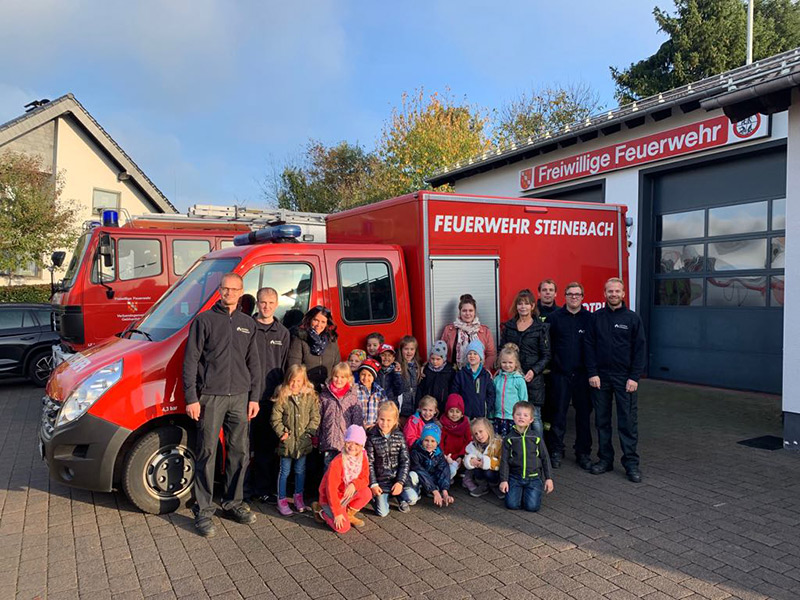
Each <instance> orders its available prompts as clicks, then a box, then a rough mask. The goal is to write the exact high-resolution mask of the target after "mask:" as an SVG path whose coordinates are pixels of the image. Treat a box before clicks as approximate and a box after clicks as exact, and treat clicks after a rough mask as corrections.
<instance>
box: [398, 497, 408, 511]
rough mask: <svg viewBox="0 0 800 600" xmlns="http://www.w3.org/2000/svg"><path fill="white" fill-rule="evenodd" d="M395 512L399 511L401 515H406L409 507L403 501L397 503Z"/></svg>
mask: <svg viewBox="0 0 800 600" xmlns="http://www.w3.org/2000/svg"><path fill="white" fill-rule="evenodd" d="M397 510H399V511H400V512H401V513H407V512H408V511H410V510H411V505H410V504H409V503H408V502H406V501H405V500H400V501H399V502H398V503H397Z"/></svg>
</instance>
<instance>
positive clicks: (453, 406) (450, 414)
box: [440, 394, 472, 479]
mask: <svg viewBox="0 0 800 600" xmlns="http://www.w3.org/2000/svg"><path fill="white" fill-rule="evenodd" d="M444 409H445V413H444V416H443V417H442V418H441V419H440V421H441V424H442V443H441V448H442V452H443V453H444V457H445V459H446V460H447V462H448V464H449V465H450V479H452V478H453V477H455V476H456V472H457V471H458V467H459V466H461V459H462V458H463V457H464V453H465V452H466V451H467V444H469V443H470V441H471V440H472V431H470V428H469V420H468V419H466V418H465V417H464V399H463V398H462V397H461V396H459V395H458V394H450V395H449V396H448V397H447V404H445V407H444Z"/></svg>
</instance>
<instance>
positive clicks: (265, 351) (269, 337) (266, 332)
mask: <svg viewBox="0 0 800 600" xmlns="http://www.w3.org/2000/svg"><path fill="white" fill-rule="evenodd" d="M256 297H257V300H256V308H257V309H258V313H257V314H256V316H255V317H254V319H255V321H256V339H257V344H258V356H259V358H260V359H261V375H262V391H261V399H260V401H259V406H260V408H259V411H258V415H257V416H256V418H255V419H253V421H252V423H251V424H250V448H251V450H252V452H253V458H252V461H251V463H250V471H249V475H248V481H247V484H246V485H247V494H246V495H247V496H248V497H255V498H257V499H258V500H260V501H261V502H269V503H270V504H277V502H278V497H277V495H276V489H275V487H276V484H277V481H278V456H277V454H275V449H276V448H277V447H278V436H277V435H276V434H275V430H273V429H272V426H271V425H270V417H271V416H272V395H273V394H274V393H275V389H276V388H277V387H278V386H279V385H280V384H281V383H282V382H283V374H284V372H285V371H286V359H287V357H288V356H289V330H288V329H286V327H284V326H283V325H281V323H280V321H278V319H276V318H275V309H277V308H278V292H276V291H275V290H274V289H272V288H270V287H265V288H261V289H260V290H258V294H256Z"/></svg>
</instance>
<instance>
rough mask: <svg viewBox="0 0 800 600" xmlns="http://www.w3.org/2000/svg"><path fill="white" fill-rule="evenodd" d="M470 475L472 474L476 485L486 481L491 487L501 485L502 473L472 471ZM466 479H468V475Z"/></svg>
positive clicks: (482, 470)
mask: <svg viewBox="0 0 800 600" xmlns="http://www.w3.org/2000/svg"><path fill="white" fill-rule="evenodd" d="M468 473H472V480H473V481H475V482H476V483H480V482H482V481H485V482H486V483H488V484H489V485H497V484H498V483H500V471H492V470H484V469H472V470H471V471H468ZM464 477H466V475H465V476H464Z"/></svg>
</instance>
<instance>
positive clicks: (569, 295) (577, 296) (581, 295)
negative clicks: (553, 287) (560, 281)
mask: <svg viewBox="0 0 800 600" xmlns="http://www.w3.org/2000/svg"><path fill="white" fill-rule="evenodd" d="M564 295H565V296H566V297H567V298H583V294H564Z"/></svg>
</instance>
